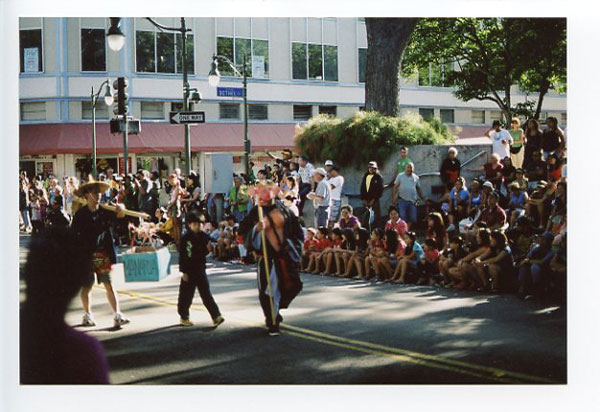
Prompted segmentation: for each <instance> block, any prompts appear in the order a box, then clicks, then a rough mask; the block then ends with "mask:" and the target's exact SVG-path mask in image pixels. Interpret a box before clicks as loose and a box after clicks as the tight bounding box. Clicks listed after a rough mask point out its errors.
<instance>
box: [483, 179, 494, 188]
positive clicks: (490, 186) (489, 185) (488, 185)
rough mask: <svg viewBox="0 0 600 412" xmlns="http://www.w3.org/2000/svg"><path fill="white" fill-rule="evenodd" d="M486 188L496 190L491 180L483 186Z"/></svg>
mask: <svg viewBox="0 0 600 412" xmlns="http://www.w3.org/2000/svg"><path fill="white" fill-rule="evenodd" d="M483 186H484V187H486V186H487V187H489V188H490V189H493V188H494V185H493V184H492V182H490V181H489V180H486V181H485V183H484V184H483Z"/></svg>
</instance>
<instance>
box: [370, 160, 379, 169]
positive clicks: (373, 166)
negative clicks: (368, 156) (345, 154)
mask: <svg viewBox="0 0 600 412" xmlns="http://www.w3.org/2000/svg"><path fill="white" fill-rule="evenodd" d="M369 167H372V168H374V169H377V168H378V167H377V162H369Z"/></svg>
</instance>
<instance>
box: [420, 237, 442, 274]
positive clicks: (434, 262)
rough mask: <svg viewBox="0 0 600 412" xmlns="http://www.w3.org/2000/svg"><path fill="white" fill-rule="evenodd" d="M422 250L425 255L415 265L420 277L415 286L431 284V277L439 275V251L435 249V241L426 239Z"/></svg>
mask: <svg viewBox="0 0 600 412" xmlns="http://www.w3.org/2000/svg"><path fill="white" fill-rule="evenodd" d="M424 249H425V253H424V254H423V256H422V257H421V260H420V261H419V262H418V263H417V272H418V273H419V275H420V277H419V280H417V285H430V284H433V277H434V276H436V275H437V274H438V273H440V266H439V263H440V251H439V250H437V248H436V247H435V241H434V240H433V239H426V240H425V243H424Z"/></svg>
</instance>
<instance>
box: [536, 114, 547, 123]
mask: <svg viewBox="0 0 600 412" xmlns="http://www.w3.org/2000/svg"><path fill="white" fill-rule="evenodd" d="M538 120H539V122H540V123H543V124H546V120H548V112H540V117H539V119H538Z"/></svg>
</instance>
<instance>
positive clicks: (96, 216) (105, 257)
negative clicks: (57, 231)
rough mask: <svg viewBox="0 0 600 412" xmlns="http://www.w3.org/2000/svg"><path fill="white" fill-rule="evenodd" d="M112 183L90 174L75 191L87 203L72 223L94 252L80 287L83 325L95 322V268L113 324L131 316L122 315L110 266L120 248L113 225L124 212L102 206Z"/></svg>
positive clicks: (115, 260) (84, 243)
mask: <svg viewBox="0 0 600 412" xmlns="http://www.w3.org/2000/svg"><path fill="white" fill-rule="evenodd" d="M108 187H109V185H108V184H106V183H104V182H98V181H95V180H94V179H93V178H92V177H91V176H90V178H89V181H88V182H86V183H85V184H83V185H81V186H79V189H77V191H76V192H75V195H76V196H77V197H79V198H83V201H84V202H85V203H86V205H85V206H82V207H80V208H79V210H77V213H75V216H74V217H73V222H72V223H71V229H72V231H73V232H74V234H75V236H76V237H77V239H79V241H80V242H81V244H82V246H83V247H84V248H85V249H86V250H89V252H90V254H91V255H92V266H93V270H92V272H90V273H89V276H88V277H87V278H86V279H84V280H83V285H82V289H81V303H82V306H83V310H84V312H85V314H84V315H83V321H82V324H83V326H95V325H96V322H95V321H94V318H93V316H92V310H91V307H92V303H91V298H92V296H91V295H92V287H93V286H94V272H95V273H96V278H97V280H98V284H100V283H102V284H103V285H104V289H105V290H106V297H107V299H108V303H109V304H110V306H111V308H112V310H113V312H114V327H120V326H121V325H123V324H125V323H129V319H127V318H126V317H124V316H123V314H121V312H120V310H119V300H118V297H117V292H116V291H115V290H114V289H113V286H112V283H111V280H110V270H111V267H112V265H113V264H114V263H116V262H117V252H116V247H115V242H114V238H113V227H114V226H115V225H116V224H117V219H122V218H123V217H124V216H125V213H124V208H123V207H122V206H121V205H118V204H117V205H116V206H115V207H114V211H110V210H107V209H105V208H100V201H99V199H100V195H101V193H104V192H106V190H107V189H108Z"/></svg>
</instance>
